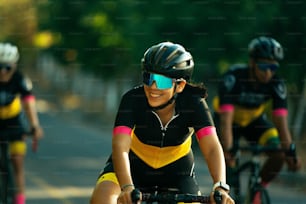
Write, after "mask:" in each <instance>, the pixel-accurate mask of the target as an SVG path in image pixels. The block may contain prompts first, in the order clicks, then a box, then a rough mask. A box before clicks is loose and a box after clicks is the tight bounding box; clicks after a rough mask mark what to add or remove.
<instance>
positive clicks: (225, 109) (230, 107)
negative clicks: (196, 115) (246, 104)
mask: <svg viewBox="0 0 306 204" xmlns="http://www.w3.org/2000/svg"><path fill="white" fill-rule="evenodd" d="M232 111H234V105H232V104H223V105H221V106H220V112H232Z"/></svg>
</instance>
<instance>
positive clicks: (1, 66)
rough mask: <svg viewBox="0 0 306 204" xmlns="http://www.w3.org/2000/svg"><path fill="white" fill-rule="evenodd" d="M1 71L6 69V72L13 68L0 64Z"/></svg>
mask: <svg viewBox="0 0 306 204" xmlns="http://www.w3.org/2000/svg"><path fill="white" fill-rule="evenodd" d="M0 69H1V70H2V69H4V70H6V71H10V70H11V69H12V67H11V66H10V65H6V64H0Z"/></svg>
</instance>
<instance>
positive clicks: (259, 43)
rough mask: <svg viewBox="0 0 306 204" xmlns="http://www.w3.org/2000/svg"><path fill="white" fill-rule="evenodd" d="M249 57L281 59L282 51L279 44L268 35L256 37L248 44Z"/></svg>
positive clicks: (282, 56)
mask: <svg viewBox="0 0 306 204" xmlns="http://www.w3.org/2000/svg"><path fill="white" fill-rule="evenodd" d="M249 54H250V57H252V58H254V59H255V60H256V59H259V58H262V59H271V60H276V61H279V60H282V59H283V58H284V52H283V48H282V46H281V44H280V43H279V42H277V41H276V40H275V39H273V38H270V37H264V36H262V37H258V38H255V39H253V40H252V41H251V42H250V44H249Z"/></svg>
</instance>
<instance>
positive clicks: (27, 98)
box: [22, 95, 35, 102]
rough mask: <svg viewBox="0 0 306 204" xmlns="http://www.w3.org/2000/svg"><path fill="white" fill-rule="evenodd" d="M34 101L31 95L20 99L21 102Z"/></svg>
mask: <svg viewBox="0 0 306 204" xmlns="http://www.w3.org/2000/svg"><path fill="white" fill-rule="evenodd" d="M34 100H35V96H33V95H28V96H25V97H23V98H22V101H23V102H30V101H34Z"/></svg>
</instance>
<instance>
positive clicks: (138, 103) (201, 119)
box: [102, 85, 214, 193]
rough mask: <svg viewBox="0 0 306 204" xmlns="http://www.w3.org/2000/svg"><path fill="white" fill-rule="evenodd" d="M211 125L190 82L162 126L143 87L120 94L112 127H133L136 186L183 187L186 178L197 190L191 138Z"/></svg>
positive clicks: (111, 169)
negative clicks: (168, 118) (173, 110)
mask: <svg viewBox="0 0 306 204" xmlns="http://www.w3.org/2000/svg"><path fill="white" fill-rule="evenodd" d="M213 125H214V124H213V120H212V117H211V114H210V111H209V108H208V106H207V104H206V101H205V99H204V98H202V97H200V96H199V95H197V94H195V93H193V92H192V87H191V86H189V85H186V87H185V89H184V91H183V92H182V93H179V94H178V97H177V98H176V101H175V114H174V116H173V117H172V119H171V120H170V121H169V122H168V123H167V124H166V125H165V126H164V125H163V124H162V123H161V121H160V119H159V117H158V115H157V114H156V113H155V112H154V111H153V110H152V108H150V106H149V104H148V102H147V99H146V96H145V92H144V88H143V86H140V87H136V88H134V89H132V90H130V91H128V92H127V93H126V94H125V95H124V96H123V98H122V101H121V104H120V107H119V110H118V113H117V116H116V120H115V128H116V127H120V126H124V127H128V128H130V129H132V130H133V131H132V133H131V137H132V144H131V150H130V164H131V169H132V171H131V172H132V177H133V181H134V182H135V184H136V185H137V186H138V187H141V186H142V187H143V186H154V185H156V186H167V185H168V187H169V184H173V185H177V186H176V187H178V188H180V189H182V188H183V186H184V184H183V183H185V185H187V183H186V182H187V181H186V178H187V180H189V181H188V182H189V183H190V185H188V187H187V188H189V189H198V187H197V184H196V182H195V180H194V158H193V153H192V149H191V142H192V139H191V137H192V135H193V133H196V134H201V133H198V131H199V130H201V129H203V128H205V127H211V126H213ZM107 172H113V167H112V161H111V157H110V158H109V160H108V165H107V166H106V168H105V169H104V172H103V173H107ZM103 173H102V174H103ZM183 180H184V182H182V181H183ZM185 181H186V182H185ZM172 187H173V186H172ZM191 191H193V193H194V192H195V191H194V190H191Z"/></svg>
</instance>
